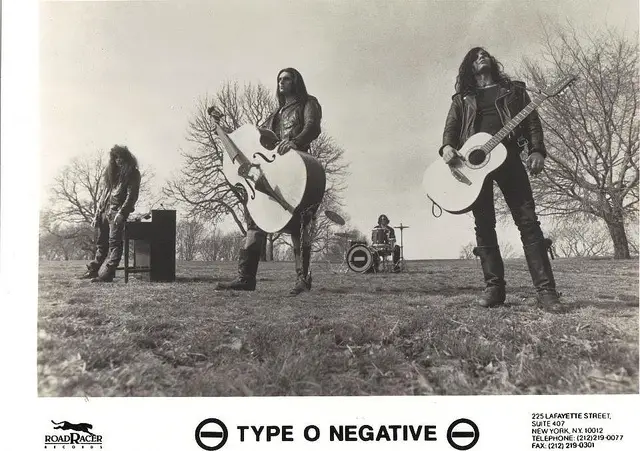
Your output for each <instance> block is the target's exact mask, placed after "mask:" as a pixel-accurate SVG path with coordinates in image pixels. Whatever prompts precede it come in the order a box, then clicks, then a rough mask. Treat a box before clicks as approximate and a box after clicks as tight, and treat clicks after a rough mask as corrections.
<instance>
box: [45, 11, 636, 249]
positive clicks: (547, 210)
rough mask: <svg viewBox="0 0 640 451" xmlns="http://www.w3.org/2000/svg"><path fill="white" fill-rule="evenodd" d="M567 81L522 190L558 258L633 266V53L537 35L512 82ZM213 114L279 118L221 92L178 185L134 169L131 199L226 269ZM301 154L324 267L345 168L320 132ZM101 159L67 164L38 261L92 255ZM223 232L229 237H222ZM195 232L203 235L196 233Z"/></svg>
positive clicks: (234, 120) (191, 135)
mask: <svg viewBox="0 0 640 451" xmlns="http://www.w3.org/2000/svg"><path fill="white" fill-rule="evenodd" d="M568 74H575V75H577V81H576V82H575V83H573V84H572V85H571V86H570V87H569V88H568V89H567V90H565V91H564V92H563V93H561V94H560V95H558V96H556V97H552V98H550V99H548V100H547V101H546V102H545V103H544V104H543V105H542V107H541V108H540V110H539V113H540V117H541V120H542V122H543V126H544V132H545V142H546V145H547V149H548V157H547V159H546V162H545V169H544V171H543V172H542V173H541V174H539V175H538V176H536V177H533V178H532V179H531V185H532V189H533V191H534V198H535V200H536V204H537V206H538V213H539V215H540V216H541V217H547V218H549V220H551V222H552V224H553V225H552V228H551V229H550V230H549V232H548V235H549V236H550V237H551V238H552V239H554V241H555V243H556V249H557V250H559V254H560V255H561V256H562V255H564V256H587V255H588V256H595V255H609V256H612V257H614V258H617V259H621V258H630V257H631V256H632V255H636V254H637V221H638V182H639V179H640V167H639V156H638V155H639V153H638V150H639V146H640V139H639V133H640V127H639V122H638V106H639V105H638V86H639V75H638V74H639V72H638V42H637V41H636V40H630V39H628V38H626V37H625V36H624V35H622V34H620V33H617V32H616V31H615V30H608V29H605V30H590V31H581V32H578V31H576V30H575V29H574V28H572V27H571V26H570V25H567V26H559V25H557V24H553V25H549V24H546V25H545V26H544V27H543V33H542V41H541V52H540V53H539V54H538V55H537V56H536V57H535V58H529V59H524V60H523V62H522V65H521V70H520V72H519V73H517V74H516V76H517V78H520V79H522V80H524V81H526V82H527V85H528V86H529V87H530V89H532V90H534V91H536V90H539V89H544V88H546V87H548V86H550V85H552V84H553V83H554V82H555V81H557V80H559V79H560V78H564V77H565V76H567V75H568ZM213 105H215V106H216V107H217V108H218V109H219V110H220V111H221V112H222V113H223V114H224V117H223V120H222V126H223V128H224V129H225V130H226V131H228V132H231V131H233V130H235V129H236V128H238V127H239V126H241V125H243V124H246V123H252V124H255V125H259V124H261V123H262V122H263V121H264V120H265V119H266V118H267V116H268V114H270V113H271V112H272V111H273V110H274V109H275V108H276V101H275V95H274V93H273V92H272V91H270V90H269V89H268V88H267V87H265V86H264V85H262V84H251V83H249V84H245V85H243V86H240V84H239V83H238V82H228V83H226V84H225V85H224V86H223V87H222V88H221V89H220V90H219V91H218V92H217V93H216V94H215V95H213V96H203V97H201V98H200V99H199V100H198V101H197V103H196V105H194V110H193V113H192V116H191V117H190V118H189V120H188V125H187V141H188V142H189V148H187V149H186V150H184V151H182V156H183V158H184V164H183V166H182V168H181V170H180V173H179V174H178V176H176V177H175V178H173V179H171V180H169V181H168V182H167V183H166V184H165V185H164V186H163V188H162V197H160V196H159V195H157V194H155V193H153V192H152V190H151V189H150V186H151V183H152V179H153V176H154V174H153V170H152V169H150V168H142V169H143V171H142V187H141V194H140V199H147V200H148V201H147V204H148V205H151V206H154V205H158V204H159V201H160V199H162V200H163V203H164V204H165V206H167V207H174V208H176V209H178V211H179V214H180V215H181V217H182V221H181V222H180V224H179V227H178V229H179V230H178V234H179V235H180V236H191V235H193V236H201V237H202V238H201V240H203V241H202V242H199V243H198V245H197V246H195V244H194V243H189V242H188V240H187V241H185V242H184V243H183V244H182V245H181V246H182V247H179V248H178V249H177V252H178V253H179V257H180V256H181V257H185V259H186V257H191V256H193V257H194V258H195V256H196V255H198V258H205V259H217V258H218V256H219V258H225V259H226V258H228V259H234V256H235V254H233V252H232V251H230V250H225V249H227V248H228V249H230V248H232V247H233V246H232V245H231V244H230V243H235V242H236V241H238V240H240V238H239V237H242V236H244V235H245V234H246V230H245V223H246V221H245V219H246V218H245V210H244V208H243V205H242V201H241V197H240V196H239V195H238V191H237V190H236V189H235V188H234V187H233V186H232V185H230V184H229V182H228V181H227V180H226V177H225V176H224V173H223V172H222V158H223V152H224V150H223V148H222V147H221V145H220V144H219V142H218V140H217V138H216V136H215V134H214V127H213V124H212V122H211V119H210V118H209V116H208V114H207V108H208V107H209V106H213ZM310 153H311V154H312V155H314V156H315V157H317V158H318V159H319V161H320V162H321V163H322V165H323V166H324V168H325V170H326V172H327V190H326V194H325V197H324V200H323V203H322V205H321V206H320V208H319V210H318V223H317V227H316V228H315V230H314V232H313V233H314V235H313V250H314V252H315V253H316V254H317V256H323V257H326V258H329V256H332V257H331V258H333V257H336V256H338V255H343V254H344V249H342V248H341V247H344V246H345V244H344V243H343V242H342V240H339V239H336V237H335V236H334V232H335V231H337V228H336V226H335V225H334V224H333V223H331V222H330V221H329V219H328V218H326V217H325V216H324V215H323V214H322V212H323V211H324V210H332V211H335V212H337V213H339V214H340V215H342V216H343V217H345V218H346V219H347V220H348V219H349V217H348V215H347V214H346V212H345V211H344V210H345V209H344V199H343V194H344V190H345V187H346V179H347V176H348V164H347V163H346V161H345V158H344V149H343V148H342V147H340V146H339V145H338V144H337V143H336V142H335V141H334V140H333V139H332V138H331V136H330V135H329V134H328V133H327V131H324V132H323V133H322V134H321V135H320V137H319V138H318V139H317V140H316V141H314V143H313V144H312V146H311V150H310ZM523 155H524V153H523ZM105 156H106V152H104V151H103V152H100V151H98V152H96V153H95V154H93V155H91V156H88V157H78V158H75V159H73V160H72V161H71V162H70V163H69V164H68V165H67V166H66V167H65V168H64V169H63V170H62V171H61V173H60V174H59V176H58V177H57V178H56V179H55V181H54V182H53V184H52V186H51V196H50V199H49V202H48V205H47V207H46V208H44V209H43V211H42V214H41V221H40V256H41V258H47V259H74V258H87V257H88V256H90V255H91V254H92V252H93V240H94V239H95V238H94V236H95V233H94V231H93V230H92V229H91V228H90V227H89V222H90V221H91V218H92V217H93V214H94V212H95V211H96V208H97V196H98V189H99V183H100V177H101V175H102V172H103V171H104V165H105V162H106V159H105ZM496 207H497V211H498V214H499V216H501V217H502V218H503V219H504V218H507V217H508V216H509V212H508V209H507V208H506V206H505V205H504V201H503V199H502V196H498V193H497V190H496ZM416 208H419V207H418V206H416ZM425 208H427V207H426V205H425ZM198 224H200V225H198ZM221 224H224V225H225V227H224V229H225V230H228V232H225V233H222V232H220V230H222V227H219V226H220V225H221ZM229 225H230V226H229ZM190 227H191V228H192V229H189V228H190ZM199 227H203V230H201V231H198V230H199V229H198V228H199ZM347 228H348V226H347ZM630 232H631V233H630ZM354 233H356V234H357V233H359V232H358V231H354ZM288 247H290V241H289V240H288V239H287V237H286V236H284V235H282V234H278V233H276V234H269V236H268V239H267V240H266V242H265V247H264V249H263V260H274V259H280V258H286V256H287V252H288V251H287V248H288ZM467 247H468V246H467ZM471 248H472V247H471ZM507 250H509V254H511V253H514V255H517V254H518V252H517V251H515V250H510V249H507ZM468 251H469V249H468V248H463V249H462V250H461V255H460V256H461V257H463V256H467V255H469V254H468ZM512 251H513V252H512ZM334 254H335V255H334Z"/></svg>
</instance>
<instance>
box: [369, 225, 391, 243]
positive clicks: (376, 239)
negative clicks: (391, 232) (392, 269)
mask: <svg viewBox="0 0 640 451" xmlns="http://www.w3.org/2000/svg"><path fill="white" fill-rule="evenodd" d="M371 244H372V245H373V246H387V245H388V244H389V237H388V236H387V231H386V230H385V229H381V228H378V227H376V228H375V229H373V230H372V231H371Z"/></svg>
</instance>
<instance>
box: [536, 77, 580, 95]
mask: <svg viewBox="0 0 640 451" xmlns="http://www.w3.org/2000/svg"><path fill="white" fill-rule="evenodd" d="M577 79H578V77H576V76H575V75H573V74H569V75H567V76H565V77H562V78H561V79H560V80H559V81H557V82H556V83H555V84H554V85H553V86H551V87H550V88H547V89H544V90H542V93H543V94H544V95H546V96H547V97H554V96H557V95H558V94H560V92H562V91H564V89H565V88H566V87H567V86H569V85H570V84H571V83H573V82H574V81H576V80H577Z"/></svg>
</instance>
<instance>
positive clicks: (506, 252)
mask: <svg viewBox="0 0 640 451" xmlns="http://www.w3.org/2000/svg"><path fill="white" fill-rule="evenodd" d="M498 246H499V247H500V255H502V257H503V258H518V257H519V256H520V255H519V254H518V252H517V251H516V250H515V248H514V247H513V245H512V244H511V243H510V242H508V241H502V240H498ZM475 247H476V245H475V244H474V243H473V242H471V241H470V242H468V243H467V244H465V245H464V246H462V247H461V248H460V254H459V256H458V258H459V259H462V260H473V259H474V258H476V257H477V255H476V254H474V249H475Z"/></svg>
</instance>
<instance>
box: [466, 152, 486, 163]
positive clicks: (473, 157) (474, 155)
mask: <svg viewBox="0 0 640 451" xmlns="http://www.w3.org/2000/svg"><path fill="white" fill-rule="evenodd" d="M485 158H487V155H486V154H485V153H484V151H483V150H482V149H475V150H472V151H471V153H469V156H468V157H467V160H469V163H471V164H473V165H478V164H481V163H482V162H483V161H484V160H485Z"/></svg>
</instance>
